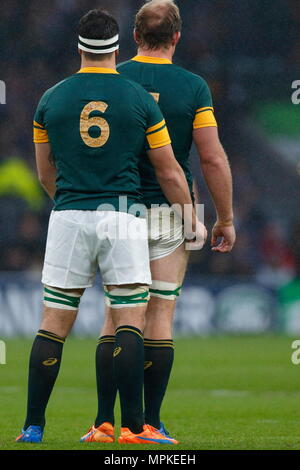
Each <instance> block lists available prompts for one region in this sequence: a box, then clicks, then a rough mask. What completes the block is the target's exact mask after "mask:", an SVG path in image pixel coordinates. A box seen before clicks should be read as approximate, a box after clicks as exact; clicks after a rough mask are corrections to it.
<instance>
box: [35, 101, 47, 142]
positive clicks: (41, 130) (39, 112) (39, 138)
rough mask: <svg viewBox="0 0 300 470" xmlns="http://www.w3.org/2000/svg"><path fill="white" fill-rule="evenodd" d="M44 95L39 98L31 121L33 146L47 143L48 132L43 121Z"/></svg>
mask: <svg viewBox="0 0 300 470" xmlns="http://www.w3.org/2000/svg"><path fill="white" fill-rule="evenodd" d="M44 103H45V95H44V96H43V97H42V98H41V100H40V102H39V104H38V107H37V109H36V112H35V115H34V120H33V142H34V143H35V144H45V143H47V142H49V137H48V132H47V129H46V127H45V120H44V109H45V107H44Z"/></svg>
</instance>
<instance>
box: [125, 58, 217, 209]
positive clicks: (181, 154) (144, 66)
mask: <svg viewBox="0 0 300 470" xmlns="http://www.w3.org/2000/svg"><path fill="white" fill-rule="evenodd" d="M117 69H118V71H119V72H120V73H121V74H122V75H123V76H125V77H126V78H129V79H131V80H133V81H135V82H136V83H139V84H140V85H142V86H143V87H144V88H145V89H146V90H147V91H148V92H149V93H151V94H152V95H153V97H154V98H155V100H156V101H157V102H158V104H159V106H160V109H161V111H162V113H163V115H164V117H165V120H166V123H167V127H168V130H169V133H170V137H171V140H172V147H173V150H174V153H175V156H176V158H177V160H178V162H179V163H180V165H181V166H182V168H183V170H184V172H185V175H186V178H187V181H188V183H189V187H190V190H191V192H192V186H193V180H192V175H191V171H190V167H189V154H190V150H191V145H192V141H193V130H194V129H199V128H202V127H209V126H217V123H216V120H215V117H214V113H213V105H212V97H211V93H210V90H209V87H208V85H207V83H206V82H205V80H203V78H201V77H199V76H198V75H195V74H193V73H191V72H189V71H187V70H185V69H183V68H181V67H178V66H176V65H173V64H172V62H170V61H169V60H167V59H161V58H157V57H155V58H154V57H148V56H147V57H144V56H136V57H134V58H133V59H131V60H129V61H128V62H124V63H122V64H120V65H119V66H118V67H117ZM140 172H141V178H142V189H143V194H144V203H145V204H146V205H147V207H150V205H151V204H162V203H166V202H167V200H166V198H165V196H164V194H163V192H162V190H161V188H160V186H159V184H158V182H157V179H156V176H155V172H154V169H153V167H152V165H151V163H150V161H149V158H148V157H147V155H143V158H142V159H141V160H140Z"/></svg>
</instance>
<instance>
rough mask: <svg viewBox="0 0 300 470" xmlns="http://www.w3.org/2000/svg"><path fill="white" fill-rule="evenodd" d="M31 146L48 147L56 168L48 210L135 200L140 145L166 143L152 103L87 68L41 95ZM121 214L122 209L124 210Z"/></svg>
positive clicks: (117, 78)
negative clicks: (52, 207)
mask: <svg viewBox="0 0 300 470" xmlns="http://www.w3.org/2000/svg"><path fill="white" fill-rule="evenodd" d="M34 142H35V143H45V142H50V145H51V150H52V153H53V157H54V162H55V166H56V169H57V180H56V187H57V191H56V194H55V198H54V202H55V207H54V210H66V209H69V210H74V209H79V210H96V209H97V208H98V206H99V205H100V204H112V205H113V206H114V207H115V208H116V209H117V210H118V208H119V199H118V198H119V196H127V197H128V203H129V205H131V204H132V203H138V202H142V201H141V190H140V175H139V171H138V163H139V160H140V158H143V157H142V155H143V152H144V149H145V145H148V147H149V148H157V147H161V146H164V145H167V144H169V143H170V142H171V141H170V138H169V134H168V130H167V128H166V124H165V121H164V118H163V116H162V113H161V111H160V109H159V107H158V106H157V104H156V103H155V100H154V99H153V98H152V97H151V96H150V95H149V93H147V92H146V91H145V90H144V89H143V88H142V87H141V86H140V85H138V84H137V83H135V82H132V81H130V80H128V79H127V78H125V77H123V76H121V75H120V74H118V73H117V72H116V71H115V70H112V69H108V68H101V67H89V68H84V69H81V70H80V71H79V73H77V74H75V75H72V76H71V77H68V78H67V79H65V80H63V81H62V82H60V83H58V84H57V85H55V86H54V87H53V88H51V89H49V90H48V91H46V93H45V94H44V95H43V97H42V98H41V100H40V103H39V105H38V107H37V110H36V113H35V117H34ZM125 210H126V209H125Z"/></svg>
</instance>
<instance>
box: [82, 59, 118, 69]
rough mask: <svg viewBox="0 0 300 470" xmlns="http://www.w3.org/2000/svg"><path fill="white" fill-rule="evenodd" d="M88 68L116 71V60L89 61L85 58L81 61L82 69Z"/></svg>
mask: <svg viewBox="0 0 300 470" xmlns="http://www.w3.org/2000/svg"><path fill="white" fill-rule="evenodd" d="M87 67H97V68H99V67H100V68H105V69H113V70H116V60H115V58H114V57H113V58H112V59H107V60H88V59H86V58H85V57H82V59H81V68H82V69H83V68H87Z"/></svg>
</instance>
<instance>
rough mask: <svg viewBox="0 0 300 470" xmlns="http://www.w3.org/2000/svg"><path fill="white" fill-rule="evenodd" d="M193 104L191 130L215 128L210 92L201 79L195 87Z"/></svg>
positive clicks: (215, 122)
mask: <svg viewBox="0 0 300 470" xmlns="http://www.w3.org/2000/svg"><path fill="white" fill-rule="evenodd" d="M199 78H200V77H199ZM195 104H196V111H195V118H194V122H193V128H194V129H200V128H202V127H217V121H216V118H215V115H214V108H213V104H212V96H211V92H210V89H209V87H208V85H207V83H206V82H205V81H204V80H202V79H201V82H199V84H198V86H197V90H196V98H195Z"/></svg>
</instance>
